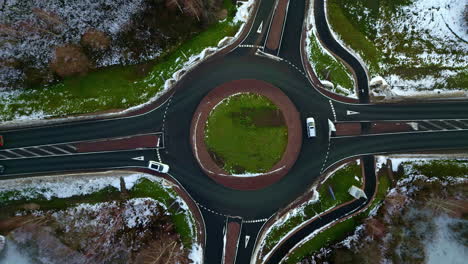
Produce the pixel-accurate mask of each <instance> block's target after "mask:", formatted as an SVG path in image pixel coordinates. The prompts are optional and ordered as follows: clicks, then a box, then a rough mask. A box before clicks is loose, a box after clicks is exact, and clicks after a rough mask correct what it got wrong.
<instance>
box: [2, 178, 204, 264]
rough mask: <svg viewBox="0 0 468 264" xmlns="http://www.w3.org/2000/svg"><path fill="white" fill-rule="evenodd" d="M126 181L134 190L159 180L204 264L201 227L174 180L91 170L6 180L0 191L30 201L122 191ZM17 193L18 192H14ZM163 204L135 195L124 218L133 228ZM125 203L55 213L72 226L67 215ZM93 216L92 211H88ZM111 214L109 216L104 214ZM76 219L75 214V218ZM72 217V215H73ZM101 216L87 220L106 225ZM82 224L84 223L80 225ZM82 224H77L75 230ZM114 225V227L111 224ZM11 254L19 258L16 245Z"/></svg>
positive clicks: (192, 255) (194, 257)
mask: <svg viewBox="0 0 468 264" xmlns="http://www.w3.org/2000/svg"><path fill="white" fill-rule="evenodd" d="M119 176H120V177H122V178H123V179H124V181H125V188H126V189H127V190H130V189H132V188H133V186H134V185H135V184H136V183H138V182H139V181H140V180H141V179H148V180H151V181H153V182H156V183H158V185H159V186H160V187H162V188H163V189H165V190H166V191H167V194H169V195H170V196H171V197H172V198H173V199H174V201H175V203H177V204H178V206H179V208H180V209H181V210H182V211H183V213H184V215H185V218H186V222H187V224H188V226H189V228H190V230H191V234H193V235H194V238H193V241H194V243H193V244H192V249H191V250H190V252H189V257H190V258H191V259H192V260H193V263H195V264H196V263H200V264H201V263H202V262H201V261H200V259H202V258H203V252H202V250H201V247H200V245H199V244H197V243H196V242H195V241H197V236H198V235H197V234H198V233H197V230H196V227H195V223H194V222H193V221H194V217H193V215H192V213H191V212H190V210H189V207H188V205H187V204H186V202H185V201H184V200H183V199H181V198H180V197H178V196H176V194H175V192H174V191H173V190H172V188H173V187H174V186H173V184H172V183H170V182H168V181H167V180H164V179H162V178H158V177H155V176H152V175H149V174H143V173H122V172H112V171H111V172H103V173H88V174H75V175H66V176H44V177H35V178H23V179H12V180H4V181H2V185H1V186H0V194H1V193H4V194H7V195H4V196H3V197H7V198H6V199H5V198H4V199H3V200H0V202H1V203H8V201H14V200H23V199H24V200H30V199H41V198H42V199H44V198H45V199H48V200H51V199H55V198H70V197H73V196H82V195H87V194H92V193H94V192H97V191H99V190H102V189H104V188H108V187H113V188H116V189H117V190H119V191H121V185H120V177H119ZM12 193H14V195H12ZM148 204H150V206H148ZM158 205H159V206H162V207H163V208H164V209H167V205H164V204H162V203H161V202H158V201H156V200H153V199H150V198H135V199H130V200H128V201H127V202H126V205H125V210H123V219H124V221H125V226H126V227H128V228H133V227H135V226H137V225H140V226H141V225H143V226H144V225H145V223H147V222H148V221H149V217H150V216H151V215H153V214H154V213H155V212H156V210H157V206H158ZM117 206H121V204H118V203H117V202H105V203H98V204H79V205H77V206H75V207H72V208H68V209H66V210H63V211H59V212H55V213H53V214H52V216H54V217H55V218H56V219H62V222H63V224H64V225H65V226H69V228H71V227H70V225H71V224H73V223H71V220H70V221H69V220H67V215H68V216H70V217H72V216H73V215H74V214H75V213H76V212H99V211H101V210H100V208H102V207H106V208H107V209H109V208H112V207H115V208H117ZM87 215H92V214H87ZM102 217H108V216H105V215H104V216H102ZM72 218H73V217H72ZM70 219H71V218H70ZM78 220H79V221H78V222H79V223H78V222H77V223H76V224H79V225H82V224H83V223H82V222H83V221H81V220H82V219H81V218H80V219H78ZM101 220H102V221H100V219H99V215H96V216H95V217H94V218H93V219H89V221H86V223H88V224H93V223H94V224H99V223H100V224H101V225H102V224H106V223H107V222H108V221H107V220H105V219H101ZM80 223H81V224H80ZM107 224H109V225H111V224H113V222H112V221H111V222H108V223H107ZM78 227H80V226H73V228H74V229H76V228H78ZM81 228H89V226H81ZM108 228H111V227H108ZM12 250H13V251H11V252H10V253H11V254H10V253H9V254H10V255H11V258H12V259H16V258H17V256H16V254H15V252H16V251H15V250H14V247H13V248H12Z"/></svg>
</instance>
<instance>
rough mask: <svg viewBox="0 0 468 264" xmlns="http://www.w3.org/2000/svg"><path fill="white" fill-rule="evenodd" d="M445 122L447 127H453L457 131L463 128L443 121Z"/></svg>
mask: <svg viewBox="0 0 468 264" xmlns="http://www.w3.org/2000/svg"><path fill="white" fill-rule="evenodd" d="M442 122H444V123H445V124H446V125H447V126H451V127H453V128H455V129H456V130H461V128H459V127H457V126H456V125H454V124H452V123H449V122H448V121H442Z"/></svg>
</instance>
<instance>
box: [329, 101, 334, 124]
mask: <svg viewBox="0 0 468 264" xmlns="http://www.w3.org/2000/svg"><path fill="white" fill-rule="evenodd" d="M328 102H330V107H331V110H332V113H333V118H334V119H335V122H336V112H335V107H334V106H333V102H332V101H331V100H328Z"/></svg>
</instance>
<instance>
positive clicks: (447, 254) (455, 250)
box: [425, 215, 468, 264]
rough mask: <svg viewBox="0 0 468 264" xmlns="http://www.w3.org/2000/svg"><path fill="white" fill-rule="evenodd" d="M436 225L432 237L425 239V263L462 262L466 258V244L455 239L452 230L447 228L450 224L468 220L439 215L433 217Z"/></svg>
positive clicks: (464, 261)
mask: <svg viewBox="0 0 468 264" xmlns="http://www.w3.org/2000/svg"><path fill="white" fill-rule="evenodd" d="M433 221H434V224H435V225H436V233H435V236H434V237H433V238H432V239H428V240H427V241H426V243H425V244H426V248H425V251H426V256H427V258H426V260H427V262H426V263H427V264H440V263H451V264H463V263H466V260H467V259H468V246H467V245H466V244H465V245H464V244H463V243H460V241H457V240H456V239H455V238H454V236H455V234H454V231H453V230H452V229H450V228H449V226H450V225H454V224H464V225H465V226H466V225H467V222H468V220H463V219H454V218H452V217H449V216H447V215H440V216H437V217H435V218H434V219H433Z"/></svg>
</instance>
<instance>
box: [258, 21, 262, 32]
mask: <svg viewBox="0 0 468 264" xmlns="http://www.w3.org/2000/svg"><path fill="white" fill-rule="evenodd" d="M262 30H263V21H262V22H261V23H260V26H259V27H258V29H257V33H258V34H260V33H262Z"/></svg>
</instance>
